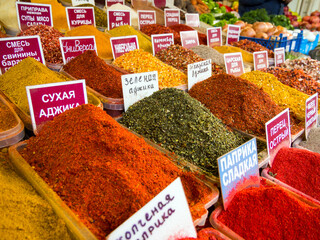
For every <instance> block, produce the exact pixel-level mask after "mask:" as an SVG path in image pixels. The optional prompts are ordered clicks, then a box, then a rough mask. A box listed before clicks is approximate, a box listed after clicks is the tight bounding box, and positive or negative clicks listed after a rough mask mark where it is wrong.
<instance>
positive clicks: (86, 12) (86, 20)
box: [66, 7, 96, 29]
mask: <svg viewBox="0 0 320 240" xmlns="http://www.w3.org/2000/svg"><path fill="white" fill-rule="evenodd" d="M66 12H67V19H68V26H69V29H71V28H74V27H78V26H81V25H93V26H96V23H95V19H94V10H93V7H81V8H80V7H67V8H66Z"/></svg>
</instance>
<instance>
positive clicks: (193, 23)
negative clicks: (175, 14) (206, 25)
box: [185, 13, 200, 27]
mask: <svg viewBox="0 0 320 240" xmlns="http://www.w3.org/2000/svg"><path fill="white" fill-rule="evenodd" d="M185 18H186V25H188V26H190V27H200V20H199V14H198V13H186V14H185Z"/></svg>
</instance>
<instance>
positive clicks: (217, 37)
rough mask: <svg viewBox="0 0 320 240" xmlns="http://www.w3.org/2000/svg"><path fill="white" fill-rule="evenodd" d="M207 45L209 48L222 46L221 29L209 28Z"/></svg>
mask: <svg viewBox="0 0 320 240" xmlns="http://www.w3.org/2000/svg"><path fill="white" fill-rule="evenodd" d="M207 45H208V46H209V47H217V46H222V29H221V27H214V28H207Z"/></svg>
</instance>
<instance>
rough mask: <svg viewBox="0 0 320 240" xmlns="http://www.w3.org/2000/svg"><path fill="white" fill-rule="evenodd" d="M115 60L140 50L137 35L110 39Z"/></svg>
mask: <svg viewBox="0 0 320 240" xmlns="http://www.w3.org/2000/svg"><path fill="white" fill-rule="evenodd" d="M110 41H111V47H112V54H113V59H116V58H118V57H120V56H121V55H123V54H125V53H127V52H130V51H133V50H135V49H139V43H138V37H137V36H136V35H133V36H126V37H112V38H110Z"/></svg>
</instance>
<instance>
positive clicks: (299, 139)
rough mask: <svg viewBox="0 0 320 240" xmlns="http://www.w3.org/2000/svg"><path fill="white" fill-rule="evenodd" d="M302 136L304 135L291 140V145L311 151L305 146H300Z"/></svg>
mask: <svg viewBox="0 0 320 240" xmlns="http://www.w3.org/2000/svg"><path fill="white" fill-rule="evenodd" d="M303 138H304V136H302V135H300V136H299V137H298V138H296V139H295V140H293V141H292V147H294V148H299V149H303V150H308V151H311V150H310V149H308V148H305V147H302V146H301V145H300V143H301V142H302V141H303ZM311 152H312V151H311Z"/></svg>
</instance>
